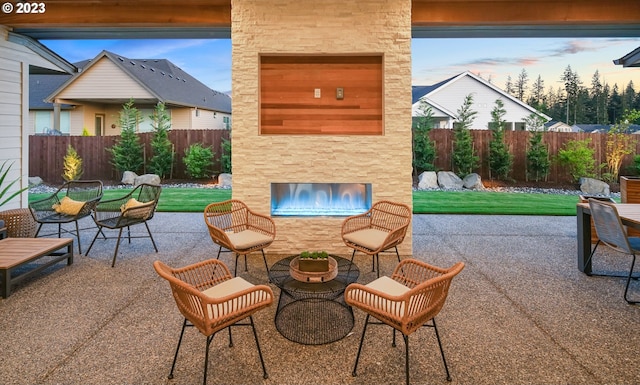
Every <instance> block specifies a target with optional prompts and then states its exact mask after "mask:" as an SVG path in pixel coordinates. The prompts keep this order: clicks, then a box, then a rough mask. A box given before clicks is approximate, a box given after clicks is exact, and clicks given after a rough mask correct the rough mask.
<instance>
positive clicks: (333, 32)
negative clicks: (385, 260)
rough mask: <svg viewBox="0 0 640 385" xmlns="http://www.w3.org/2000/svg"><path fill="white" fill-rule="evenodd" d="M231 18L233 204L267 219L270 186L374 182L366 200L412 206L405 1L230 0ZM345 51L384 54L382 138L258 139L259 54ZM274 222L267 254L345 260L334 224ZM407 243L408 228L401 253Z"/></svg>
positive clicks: (337, 220) (328, 220) (408, 249)
mask: <svg viewBox="0 0 640 385" xmlns="http://www.w3.org/2000/svg"><path fill="white" fill-rule="evenodd" d="M231 18H232V32H231V39H232V55H233V61H232V62H233V66H232V68H233V73H232V92H233V93H232V94H233V99H232V108H233V130H232V139H233V158H232V161H233V165H232V167H233V198H234V199H240V200H242V201H244V202H246V203H247V204H248V205H249V207H251V208H252V209H254V210H255V211H258V212H261V213H265V214H269V213H270V183H271V182H283V183H287V182H318V183H320V182H335V183H347V182H362V183H372V188H373V201H374V202H375V201H378V200H383V199H387V200H393V201H399V202H403V203H405V204H407V205H409V206H410V207H412V188H411V182H412V179H411V1H410V0H358V1H340V0H322V1H311V0H260V1H255V0H234V1H233V4H232V14H231ZM353 53H356V54H383V56H384V59H383V67H384V82H383V83H384V85H383V93H384V102H383V104H384V107H383V111H384V112H383V113H384V118H383V119H384V134H383V135H381V136H352V135H336V136H313V135H259V127H258V124H259V55H260V54H334V55H335V54H353ZM309 92H313V90H309ZM345 92H348V91H347V90H345ZM274 220H275V222H276V228H277V234H276V241H275V242H274V243H273V244H272V246H271V247H269V249H268V250H267V252H270V253H283V254H287V253H296V252H299V251H302V250H306V249H309V250H326V251H329V252H331V253H335V254H339V255H348V254H350V253H351V249H349V248H347V247H346V246H345V245H344V244H343V243H342V240H341V237H340V226H341V223H342V221H343V220H344V218H342V217H333V218H332V217H316V218H309V217H307V218H290V217H274ZM411 242H412V239H411V228H410V229H409V231H408V232H407V238H406V239H405V241H404V242H403V244H402V245H400V247H399V251H400V253H401V255H402V256H408V255H411V254H412V245H411Z"/></svg>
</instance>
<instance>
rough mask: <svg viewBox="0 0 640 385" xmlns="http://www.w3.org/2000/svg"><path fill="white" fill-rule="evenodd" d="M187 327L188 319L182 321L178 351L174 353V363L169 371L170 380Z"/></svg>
mask: <svg viewBox="0 0 640 385" xmlns="http://www.w3.org/2000/svg"><path fill="white" fill-rule="evenodd" d="M186 327H187V319H186V318H185V319H184V321H183V322H182V331H181V332H180V338H179V339H178V346H176V353H175V354H174V355H173V363H172V364H171V371H170V372H169V377H167V378H169V379H170V380H171V379H173V369H175V367H176V361H177V360H178V351H180V345H181V344H182V336H184V329H185V328H186Z"/></svg>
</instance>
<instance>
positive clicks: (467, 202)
mask: <svg viewBox="0 0 640 385" xmlns="http://www.w3.org/2000/svg"><path fill="white" fill-rule="evenodd" d="M128 191H130V190H125V189H118V190H105V191H104V196H105V197H104V199H109V198H114V197H119V196H122V195H123V194H125V193H126V192H128ZM47 195H48V194H29V200H36V199H39V198H42V197H45V196H47ZM230 198H231V190H223V189H211V188H165V189H163V190H162V195H161V196H160V203H159V204H158V211H164V212H202V211H203V210H204V208H205V206H207V205H208V204H209V203H211V202H219V201H223V200H226V199H230ZM578 199H579V198H578V196H577V195H555V194H524V193H508V192H488V191H482V192H478V191H459V192H458V191H414V192H413V212H414V214H507V215H575V214H576V203H578Z"/></svg>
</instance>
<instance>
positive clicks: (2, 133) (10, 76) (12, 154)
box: [0, 25, 75, 210]
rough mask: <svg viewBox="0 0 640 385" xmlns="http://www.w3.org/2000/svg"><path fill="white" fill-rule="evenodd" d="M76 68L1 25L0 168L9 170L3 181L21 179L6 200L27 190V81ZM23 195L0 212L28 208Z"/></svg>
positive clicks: (36, 43) (26, 197)
mask: <svg viewBox="0 0 640 385" xmlns="http://www.w3.org/2000/svg"><path fill="white" fill-rule="evenodd" d="M74 71H75V67H74V66H73V65H72V64H71V63H68V62H67V61H65V60H64V59H63V58H61V57H60V56H58V55H57V54H55V53H54V52H53V51H51V50H49V49H48V48H47V47H45V46H44V45H42V44H40V43H38V42H37V41H35V40H33V39H31V38H28V37H26V36H22V35H19V34H15V33H13V32H10V31H9V29H8V28H7V27H5V26H2V25H0V164H2V163H3V162H5V161H7V162H8V163H7V165H9V164H11V165H12V166H11V170H10V172H9V174H8V175H7V179H6V181H12V180H16V179H18V178H21V180H20V183H16V184H14V185H13V186H12V187H11V189H10V190H9V191H8V193H7V195H6V196H8V195H9V194H10V193H12V192H14V191H18V190H19V189H20V188H21V187H26V186H27V183H28V173H29V157H28V154H29V118H28V110H27V106H26V105H25V104H26V100H27V95H29V86H28V84H29V78H30V77H34V76H38V74H43V73H44V74H46V73H56V72H57V73H72V72H74ZM5 187H6V185H3V186H2V188H5ZM27 203H28V195H27V192H26V191H25V192H24V193H22V194H20V195H19V196H18V197H16V198H15V199H13V200H11V201H10V202H9V203H7V204H6V205H3V206H2V208H0V210H7V209H14V208H18V207H27Z"/></svg>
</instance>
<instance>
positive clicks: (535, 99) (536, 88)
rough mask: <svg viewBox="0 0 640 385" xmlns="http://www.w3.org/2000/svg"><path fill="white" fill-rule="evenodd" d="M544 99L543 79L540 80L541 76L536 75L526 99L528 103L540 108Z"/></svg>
mask: <svg viewBox="0 0 640 385" xmlns="http://www.w3.org/2000/svg"><path fill="white" fill-rule="evenodd" d="M544 99H545V97H544V81H543V80H542V77H540V75H538V78H537V79H536V81H535V83H533V86H532V87H531V97H530V98H529V100H528V104H529V105H531V106H532V107H534V108H536V109H538V110H540V109H542V108H541V107H542V106H543V104H544Z"/></svg>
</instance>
